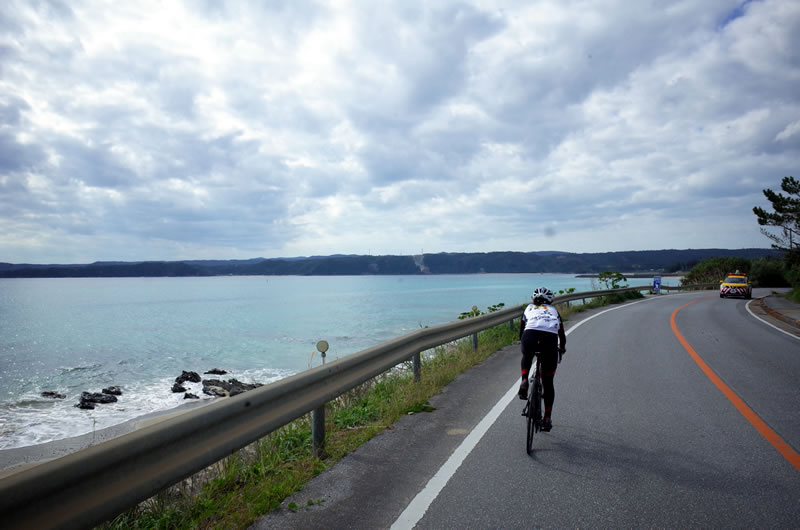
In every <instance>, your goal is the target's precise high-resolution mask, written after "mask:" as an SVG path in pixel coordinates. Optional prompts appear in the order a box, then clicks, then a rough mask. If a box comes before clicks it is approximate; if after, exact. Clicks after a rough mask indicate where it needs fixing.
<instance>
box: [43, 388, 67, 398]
mask: <svg viewBox="0 0 800 530" xmlns="http://www.w3.org/2000/svg"><path fill="white" fill-rule="evenodd" d="M42 397H46V398H53V399H65V398H66V397H67V396H65V395H64V394H59V393H58V392H53V391H52V390H47V391H45V392H42Z"/></svg>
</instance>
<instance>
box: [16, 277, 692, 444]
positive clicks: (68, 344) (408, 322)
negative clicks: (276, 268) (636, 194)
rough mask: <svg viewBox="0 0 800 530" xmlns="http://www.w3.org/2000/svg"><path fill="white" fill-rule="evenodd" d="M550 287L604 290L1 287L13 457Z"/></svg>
mask: <svg viewBox="0 0 800 530" xmlns="http://www.w3.org/2000/svg"><path fill="white" fill-rule="evenodd" d="M678 281H679V280H678V279H677V278H664V279H663V281H662V285H677V284H678ZM628 283H629V284H630V285H647V284H651V283H652V279H651V278H637V279H630V280H629V281H628ZM539 286H545V287H548V288H550V289H552V290H553V291H555V292H558V291H559V290H561V289H563V290H566V289H569V288H574V289H575V290H576V291H590V290H594V289H599V288H601V286H599V285H598V284H597V279H592V278H577V277H575V276H574V275H565V274H470V275H414V276H218V277H202V278H36V279H0V449H9V448H15V447H24V446H29V445H36V444H41V443H45V442H50V441H53V440H59V439H63V438H69V437H72V436H78V435H81V434H86V433H90V432H93V431H94V430H96V429H102V428H105V427H111V426H113V425H116V424H119V423H123V422H125V421H127V420H130V419H134V418H137V417H140V416H143V415H146V414H150V413H154V412H159V411H165V410H169V409H172V408H175V407H178V406H180V405H181V404H183V403H184V402H185V400H184V394H183V393H173V392H172V391H171V388H172V385H173V383H174V382H175V378H176V377H177V376H179V375H181V373H182V371H184V370H186V371H194V372H197V373H199V374H201V375H202V374H203V373H204V372H207V371H209V370H211V369H214V368H216V369H221V370H225V371H227V372H228V373H227V374H226V375H224V376H213V375H204V376H203V377H205V378H222V379H228V378H236V379H238V380H239V381H242V382H245V383H262V384H268V383H270V382H274V381H277V380H279V379H282V378H284V377H287V376H290V375H292V374H295V373H298V372H301V371H303V370H307V369H309V368H312V367H315V366H318V365H319V364H321V362H322V357H321V355H320V353H319V352H318V351H316V347H315V345H316V344H317V342H318V341H320V340H325V341H327V342H328V343H329V345H330V348H329V350H328V352H327V358H326V361H327V362H330V361H333V360H336V359H339V358H342V357H345V356H347V355H350V354H352V353H355V352H358V351H361V350H363V349H365V348H368V347H370V346H374V345H376V344H380V343H381V342H385V341H387V340H390V339H393V338H396V337H399V336H402V335H405V334H407V333H410V332H412V331H415V330H417V329H420V328H423V327H425V326H432V325H437V324H443V323H446V322H452V321H455V320H457V319H458V316H459V314H460V313H462V312H464V311H469V310H470V309H471V308H472V306H477V307H478V308H479V309H481V310H482V311H487V309H488V307H489V306H492V305H495V304H498V303H503V304H505V305H506V307H510V306H514V305H521V304H523V303H526V302H528V301H529V300H530V293H531V292H532V291H533V289H534V288H536V287H539ZM109 386H119V387H120V388H121V390H122V395H121V396H119V397H118V401H117V402H116V403H111V404H105V405H98V406H97V407H96V408H95V409H94V410H82V409H79V408H77V407H76V406H75V405H76V404H77V403H78V401H79V399H80V395H81V393H82V392H100V391H101V390H102V389H103V388H106V387H109ZM184 386H185V387H186V388H187V389H188V390H189V391H190V392H192V393H194V394H195V395H197V396H199V397H200V399H203V400H209V399H214V398H212V397H210V396H207V395H205V394H203V393H202V385H201V384H199V383H197V384H192V383H186V384H184ZM48 391H49V392H56V393H59V394H63V395H64V396H65V398H64V399H53V398H45V397H42V393H43V392H48Z"/></svg>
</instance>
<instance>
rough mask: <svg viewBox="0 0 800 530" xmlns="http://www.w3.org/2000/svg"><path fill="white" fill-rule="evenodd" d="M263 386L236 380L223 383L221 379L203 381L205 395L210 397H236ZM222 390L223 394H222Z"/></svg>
mask: <svg viewBox="0 0 800 530" xmlns="http://www.w3.org/2000/svg"><path fill="white" fill-rule="evenodd" d="M260 386H262V385H261V383H254V384H252V385H250V384H247V383H242V382H241V381H237V380H236V379H231V380H229V381H221V380H219V379H204V380H203V393H204V394H208V395H209V396H236V395H238V394H241V393H243V392H247V391H248V390H253V389H254V388H258V387H260ZM220 389H221V390H222V392H220Z"/></svg>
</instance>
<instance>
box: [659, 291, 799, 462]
mask: <svg viewBox="0 0 800 530" xmlns="http://www.w3.org/2000/svg"><path fill="white" fill-rule="evenodd" d="M710 298H712V297H710V296H708V297H706V298H700V299H699V300H695V301H694V302H689V303H688V304H684V305H682V306H680V307H679V308H677V309H676V310H675V311H673V312H672V316H670V317H669V325H670V326H671V327H672V332H673V333H674V334H675V336H676V337H677V338H678V340H679V341H680V343H681V345H683V347H684V348H685V349H686V351H687V352H689V355H690V356H691V357H692V359H693V360H694V362H696V363H697V366H699V367H700V369H701V370H702V371H703V373H704V374H706V377H708V378H709V379H710V380H711V382H712V383H714V385H715V386H716V387H717V388H718V389H719V390H720V391H721V392H722V393H723V394H724V395H725V397H726V398H728V400H729V401H730V402H731V403H733V406H734V407H736V409H737V410H738V411H739V412H740V413H741V414H742V416H744V417H745V418H746V419H747V421H749V422H750V424H751V425H752V426H753V427H755V428H756V430H757V431H758V432H759V434H761V436H763V437H764V439H766V440H767V441H768V442H769V443H771V444H772V446H773V447H774V448H775V449H777V450H778V452H779V453H780V454H781V455H782V456H783V458H785V459H786V460H788V461H789V463H790V464H792V465H793V466H794V468H795V469H796V470H797V471H800V454H798V453H797V451H795V450H794V449H792V447H791V446H790V445H789V444H788V443H786V442H785V441H784V440H783V438H781V437H780V436H779V435H778V433H776V432H775V431H773V430H772V429H771V428H770V427H769V425H767V424H766V423H765V422H764V420H762V419H761V418H760V417H759V416H758V414H756V413H755V412H753V409H751V408H750V407H748V406H747V404H746V403H745V402H744V401H743V400H742V398H740V397H739V396H738V395H737V394H736V392H734V391H733V390H731V389H730V387H729V386H728V385H726V384H725V383H724V382H723V381H722V379H720V377H719V376H718V375H717V374H716V373H715V372H714V370H712V369H711V367H709V366H708V365H707V364H706V363H705V361H703V359H702V357H700V355H698V354H697V352H696V351H694V348H692V346H691V345H690V344H689V343H688V342H687V341H686V339H685V338H683V335H681V332H680V331H678V326H677V325H676V324H675V315H677V314H678V312H679V311H680V310H681V309H683V308H685V307H688V306H690V305H692V304H694V303H697V302H702V301H703V300H709V299H710Z"/></svg>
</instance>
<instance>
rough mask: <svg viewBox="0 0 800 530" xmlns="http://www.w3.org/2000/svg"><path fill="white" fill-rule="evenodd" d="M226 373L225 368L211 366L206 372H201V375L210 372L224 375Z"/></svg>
mask: <svg viewBox="0 0 800 530" xmlns="http://www.w3.org/2000/svg"><path fill="white" fill-rule="evenodd" d="M227 373H228V372H226V371H225V370H220V369H219V368H212V369H211V370H209V371H208V372H203V375H205V374H211V375H225V374H227Z"/></svg>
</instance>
